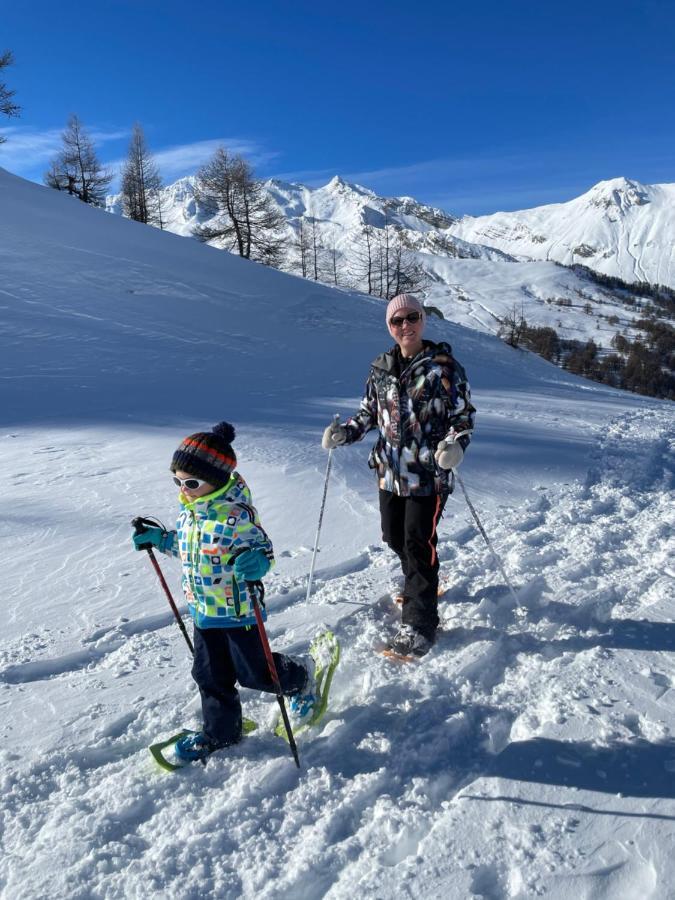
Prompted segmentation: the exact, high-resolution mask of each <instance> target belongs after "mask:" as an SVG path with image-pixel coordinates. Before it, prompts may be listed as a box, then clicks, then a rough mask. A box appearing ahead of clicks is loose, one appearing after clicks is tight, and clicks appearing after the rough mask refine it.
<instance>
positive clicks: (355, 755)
mask: <svg viewBox="0 0 675 900" xmlns="http://www.w3.org/2000/svg"><path fill="white" fill-rule="evenodd" d="M480 262H482V263H486V262H487V261H485V260H482V261H480ZM0 271H2V281H1V283H0V334H2V349H3V352H2V354H0V448H1V450H2V457H1V461H2V465H0V504H1V510H0V559H2V574H3V589H2V594H1V595H0V604H1V608H2V613H3V628H2V634H1V636H0V706H1V707H2V715H1V716H0V787H1V790H0V823H2V849H3V852H2V853H1V854H0V892H1V893H2V895H3V897H5V896H6V897H7V898H8V900H9V898H11V900H42V898H47V897H58V898H61V897H64V898H65V897H67V898H73V900H89V898H92V897H96V898H111V900H112V898H130V897H176V898H188V897H190V898H193V897H194V898H197V897H199V898H207V897H208V898H210V897H214V898H215V897H218V898H223V900H235V898H236V900H239V898H242V900H249V898H251V900H252V898H259V900H272V898H279V897H284V898H303V900H342V898H344V897H352V896H353V897H364V898H375V897H387V898H392V900H398V898H404V897H407V898H409V897H421V898H422V897H423V898H437V897H446V898H455V897H456V898H465V897H467V898H468V897H472V896H474V897H477V896H483V897H494V898H497V897H499V898H502V897H503V898H506V897H510V898H513V900H525V898H530V897H535V896H536V897H539V896H546V897H550V898H552V900H564V898H569V897H572V896H573V897H582V896H583V897H589V898H600V897H605V898H607V897H612V898H613V897H622V898H623V897H632V898H640V900H642V898H660V897H670V896H673V894H674V893H675V876H674V874H673V866H672V805H673V801H674V800H675V788H674V786H673V771H674V769H675V740H674V737H673V735H674V732H675V712H674V708H673V691H672V687H673V685H674V684H675V658H674V656H673V653H672V651H673V648H674V647H675V634H674V630H673V625H672V586H673V578H674V577H675V558H674V556H673V549H672V545H669V543H668V542H669V540H672V531H673V525H674V524H675V523H674V522H673V503H672V487H673V480H672V477H673V472H672V460H673V453H672V450H673V442H674V438H675V435H674V433H673V417H672V406H671V405H670V404H667V403H665V402H659V401H654V400H647V399H645V398H640V397H636V396H634V395H629V394H625V393H622V392H619V391H615V390H612V389H610V388H607V387H605V386H603V385H598V384H592V383H589V382H584V381H583V380H581V379H578V378H575V377H574V376H572V375H570V374H569V373H566V372H563V371H561V370H559V369H557V368H555V367H554V366H551V365H549V364H547V363H546V362H544V361H543V360H541V359H539V358H537V357H534V356H532V355H529V354H518V353H514V352H513V351H512V350H511V349H510V348H509V347H507V346H505V345H504V344H503V343H502V342H501V341H499V340H497V339H495V338H494V337H492V336H490V335H487V334H484V333H482V332H481V331H477V330H472V329H468V328H464V327H461V326H457V325H454V324H451V323H448V322H443V321H439V320H432V321H430V322H429V326H428V327H429V331H428V333H429V336H431V337H432V338H434V339H444V340H449V341H450V342H451V343H452V344H453V347H454V349H455V352H456V354H457V356H458V358H459V359H460V360H462V361H463V362H464V364H465V365H466V367H467V369H468V372H469V376H470V380H471V383H472V386H473V394H474V400H475V404H476V406H477V408H478V419H477V429H476V433H475V436H474V439H473V442H472V444H471V446H470V448H469V451H468V452H467V456H466V461H465V462H464V464H463V466H462V469H461V473H462V476H463V480H464V482H465V485H466V488H467V490H468V491H469V493H470V496H471V499H472V500H473V503H474V505H475V507H476V508H477V510H478V512H479V514H480V516H481V520H482V522H483V523H484V526H485V528H486V529H487V532H488V533H489V535H490V537H491V539H492V541H493V544H494V546H495V547H496V549H497V551H498V552H499V554H500V555H501V557H502V559H503V563H504V566H505V569H506V572H507V574H508V576H509V578H510V579H511V580H512V582H513V583H514V586H515V589H516V591H517V596H518V602H519V604H520V605H521V607H522V609H521V611H520V612H517V611H516V610H515V609H514V604H513V601H512V599H511V595H510V592H509V590H508V588H507V586H506V584H505V583H504V580H503V577H502V574H501V573H500V571H499V569H498V568H497V566H496V565H495V563H494V561H493V559H492V557H491V554H490V552H489V551H488V549H487V547H486V546H485V544H484V542H483V539H482V538H481V536H480V534H479V533H478V531H477V529H476V527H475V523H474V520H473V518H472V516H471V514H470V513H469V510H468V507H467V506H466V504H465V502H464V499H463V495H462V493H461V492H458V493H457V494H456V495H454V496H453V497H452V498H451V500H450V502H449V504H448V507H447V510H446V513H445V517H444V519H443V521H442V523H441V526H440V530H439V545H438V552H439V558H440V560H441V566H442V568H441V572H442V587H443V591H444V593H443V595H442V597H441V598H440V615H441V619H442V630H441V632H440V633H439V637H438V641H437V643H436V646H435V647H434V648H433V649H432V651H431V653H430V654H429V656H428V657H426V658H425V660H424V662H423V664H421V665H420V666H418V667H415V668H412V667H406V666H396V665H392V664H391V663H390V662H389V661H387V660H385V659H384V658H382V657H381V656H379V655H376V654H374V652H373V646H374V645H375V644H376V643H377V641H378V640H379V639H381V635H382V634H383V632H387V631H389V630H390V629H392V628H393V627H394V626H395V622H396V619H397V616H398V610H397V608H396V607H395V604H393V602H392V600H391V596H392V591H393V590H395V589H396V587H397V583H398V582H397V573H398V571H399V566H398V561H397V560H396V559H395V558H393V555H392V554H390V553H389V552H388V551H386V550H384V549H383V546H382V543H381V533H380V529H379V519H378V511H377V489H376V484H375V483H374V481H373V477H372V473H371V472H370V471H369V470H368V468H367V465H366V458H367V454H368V450H369V445H370V443H371V440H372V438H371V436H367V437H366V439H365V440H364V442H363V443H361V444H359V445H357V446H354V447H349V448H340V449H339V450H338V451H336V453H335V454H334V467H333V472H332V475H331V480H330V484H329V490H328V496H327V504H326V511H325V517H324V522H323V530H322V541H321V553H320V555H319V561H318V566H317V572H316V581H315V589H314V592H313V596H312V598H311V601H310V602H309V603H306V602H305V593H306V584H307V571H308V566H309V560H310V557H311V550H310V548H311V547H312V543H313V539H314V535H315V531H316V524H317V517H318V511H319V506H320V502H321V497H322V487H323V478H324V472H325V466H326V454H325V453H324V452H323V451H322V450H321V448H320V437H321V432H322V429H323V427H324V425H325V423H327V422H328V421H329V420H330V417H331V415H332V414H333V413H334V412H335V411H336V410H339V411H340V412H341V413H342V415H345V414H347V413H348V412H350V411H353V410H354V409H355V408H356V406H357V404H358V400H359V397H360V393H361V390H362V386H363V380H364V377H365V374H366V371H367V368H368V363H369V361H370V359H372V357H373V356H374V355H375V354H376V353H377V352H379V351H381V350H382V349H383V348H384V347H385V346H387V345H388V343H389V336H388V335H387V333H386V330H385V327H384V322H383V304H382V302H381V301H376V300H372V299H368V298H364V297H363V296H362V295H354V294H352V293H350V292H349V291H346V290H342V291H337V290H335V289H331V288H329V287H327V286H325V285H322V284H315V283H312V282H308V281H305V280H302V279H300V278H297V277H292V276H289V275H287V274H284V273H281V272H278V271H274V270H272V269H268V268H265V267H263V266H259V265H255V264H252V263H248V262H246V261H244V260H241V259H239V258H237V257H235V256H232V255H230V254H227V253H222V252H219V251H216V250H214V249H212V248H210V247H205V246H203V245H201V244H199V243H197V242H196V241H191V240H183V239H179V238H178V237H176V236H175V235H172V234H166V233H160V232H159V231H157V230H155V229H152V228H146V227H145V226H141V225H137V224H135V223H132V222H128V221H125V220H122V219H120V218H119V217H113V216H107V215H105V214H104V213H102V212H101V211H100V210H96V209H92V208H91V207H87V206H84V205H83V204H81V203H79V202H77V201H73V200H72V199H71V198H69V197H67V196H65V195H64V194H60V193H57V192H55V191H51V190H49V189H47V188H43V187H40V186H38V185H35V184H31V183H29V182H26V181H23V180H21V179H19V178H15V177H13V176H10V175H9V174H8V173H6V172H4V171H2V170H0ZM222 418H227V419H229V420H231V421H233V422H234V423H235V425H236V426H237V429H238V434H237V438H236V441H235V449H236V452H237V455H238V458H239V466H238V468H239V469H240V471H241V472H242V474H243V475H244V476H245V477H246V478H247V480H248V482H249V484H250V485H251V488H252V490H253V495H254V500H255V503H256V506H257V507H258V510H259V512H260V515H261V517H262V521H263V523H264V525H265V527H266V529H267V531H268V533H269V534H270V536H271V538H272V541H273V543H274V546H275V551H276V557H277V564H276V568H275V569H274V570H273V572H272V573H271V574H270V576H269V577H268V578H266V586H267V596H266V601H267V610H268V613H269V620H268V629H269V633H270V638H271V641H272V643H273V645H274V646H275V647H277V648H279V649H283V650H286V651H288V652H293V653H301V652H304V651H305V650H306V647H307V643H308V639H309V638H310V636H312V635H313V634H314V633H315V632H316V631H317V629H318V628H320V627H323V626H325V625H328V626H330V627H332V628H333V630H334V631H335V633H336V634H337V635H338V637H339V639H340V641H341V643H342V660H341V662H340V666H339V667H338V670H337V672H336V676H335V681H334V687H333V691H332V700H331V704H330V708H329V712H328V715H327V718H326V719H325V720H324V723H323V726H322V727H321V728H320V729H319V730H318V731H316V732H314V733H309V734H307V735H305V736H303V737H302V738H301V739H300V741H299V750H300V758H301V761H302V769H301V770H300V771H298V770H297V769H296V768H295V765H294V763H293V760H292V759H291V756H290V754H289V752H288V747H287V745H286V744H285V743H283V742H281V741H279V740H278V739H277V738H275V737H274V736H273V735H272V734H271V733H270V729H269V727H268V726H269V725H270V723H271V722H272V721H273V720H274V719H275V715H276V713H275V709H276V703H275V701H274V698H273V697H272V696H271V695H263V694H258V693H253V692H251V691H242V698H243V701H244V704H245V710H246V713H247V714H248V715H251V716H252V717H254V718H255V719H256V720H257V721H258V722H259V723H260V727H259V729H258V731H257V732H256V733H255V734H254V735H252V736H250V737H248V738H247V739H246V740H245V741H243V742H242V743H241V744H240V745H239V746H237V747H234V748H231V749H229V750H228V751H226V752H225V751H223V752H221V753H218V754H216V755H214V756H213V757H212V758H211V760H210V761H209V764H208V766H207V767H205V768H204V767H202V766H196V767H194V768H191V769H189V770H184V771H183V772H181V773H180V774H178V775H176V776H175V777H174V776H173V775H167V774H166V773H161V772H159V771H157V770H156V769H155V768H154V767H153V764H152V761H151V758H150V756H149V754H148V753H147V749H146V748H147V745H148V743H150V742H151V741H152V740H154V739H156V738H157V737H158V736H166V735H169V734H172V733H175V732H176V730H177V729H178V728H179V727H182V726H187V727H194V726H197V725H198V723H199V713H198V699H197V696H196V689H195V687H194V685H193V683H192V681H191V680H190V674H189V672H190V665H191V661H190V659H189V657H188V654H187V652H186V647H185V644H184V642H183V639H182V637H181V635H180V633H179V631H178V629H177V628H176V626H175V623H174V622H173V618H172V616H171V613H170V611H169V609H168V606H167V604H166V601H165V598H164V596H163V594H162V593H161V590H160V589H159V586H158V584H157V581H156V579H155V575H154V573H153V571H152V569H151V567H150V566H149V564H148V560H147V558H146V556H145V554H139V553H136V552H135V551H134V550H133V549H132V547H131V542H130V533H131V528H130V524H129V521H130V519H131V517H132V516H133V515H136V514H145V515H147V514H155V515H158V516H159V517H160V518H161V519H162V520H163V521H165V522H167V523H170V522H171V521H172V517H174V516H175V512H176V505H177V504H176V497H175V488H174V487H173V484H172V483H171V481H170V479H169V477H168V465H169V460H170V458H171V454H172V452H173V450H174V449H175V447H176V446H177V444H178V442H179V440H180V439H181V438H182V437H183V436H184V435H185V434H187V433H189V431H191V430H196V429H197V428H205V427H208V426H210V425H211V424H213V423H215V422H216V421H218V420H220V419H222ZM172 563H173V561H172V560H168V559H162V562H161V565H162V566H163V570H164V572H165V573H166V576H167V578H168V580H169V583H170V585H171V587H172V589H173V590H174V592H175V593H176V596H180V587H179V582H180V577H179V571H178V566H176V565H174V564H172Z"/></svg>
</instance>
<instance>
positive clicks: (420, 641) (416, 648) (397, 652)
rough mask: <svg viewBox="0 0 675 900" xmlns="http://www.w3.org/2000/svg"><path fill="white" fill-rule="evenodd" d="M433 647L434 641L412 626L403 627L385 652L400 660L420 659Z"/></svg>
mask: <svg viewBox="0 0 675 900" xmlns="http://www.w3.org/2000/svg"><path fill="white" fill-rule="evenodd" d="M432 645H433V641H430V640H429V638H427V637H425V635H423V634H422V632H421V631H418V630H417V629H416V628H414V627H413V626H412V625H401V627H400V628H399V630H398V631H397V632H396V634H395V635H394V637H393V638H392V640H391V642H390V643H389V646H388V647H387V649H386V650H385V651H384V652H385V654H386V655H391V656H395V657H398V658H399V659H419V658H420V657H422V656H425V655H426V654H427V653H428V652H429V650H431V647H432Z"/></svg>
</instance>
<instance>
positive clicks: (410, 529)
mask: <svg viewBox="0 0 675 900" xmlns="http://www.w3.org/2000/svg"><path fill="white" fill-rule="evenodd" d="M446 500H447V495H445V494H444V495H438V494H437V495H435V496H431V497H406V498H405V499H404V503H405V555H406V560H407V566H408V567H407V572H406V584H405V591H404V601H403V611H402V615H401V620H402V622H403V623H404V624H406V625H412V626H413V628H415V629H416V630H417V631H420V632H421V633H422V634H423V635H424V636H425V637H426V638H428V640H430V641H433V639H434V635H435V633H436V628H437V627H438V555H437V553H436V545H437V543H438V535H437V533H436V528H437V526H438V522H439V519H440V517H441V513H442V512H443V507H444V506H445V502H446Z"/></svg>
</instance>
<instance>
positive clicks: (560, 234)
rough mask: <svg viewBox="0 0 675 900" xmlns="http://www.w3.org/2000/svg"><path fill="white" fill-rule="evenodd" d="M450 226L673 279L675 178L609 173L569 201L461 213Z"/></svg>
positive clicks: (534, 251) (634, 276)
mask: <svg viewBox="0 0 675 900" xmlns="http://www.w3.org/2000/svg"><path fill="white" fill-rule="evenodd" d="M450 231H451V232H452V233H453V234H455V235H457V236H458V237H462V238H464V239H465V240H468V241H476V242H478V243H481V244H488V245H489V246H491V247H496V248H498V249H500V250H503V251H504V252H506V253H510V254H516V255H519V256H522V257H526V258H530V259H551V260H557V261H558V262H561V263H564V264H565V265H572V264H573V263H581V264H582V265H585V266H589V267H590V268H592V269H595V270H596V271H598V272H604V273H605V274H607V275H615V276H618V277H619V278H622V279H623V280H624V281H629V282H630V281H647V282H650V283H651V284H664V285H668V286H670V287H675V252H674V251H673V243H674V237H675V184H652V185H645V184H642V183H641V182H639V181H635V180H632V179H628V178H613V179H610V180H608V181H601V182H599V183H598V184H596V185H594V186H593V187H592V188H591V189H590V190H589V191H587V192H586V193H585V194H582V195H581V196H580V197H576V198H575V199H574V200H570V201H569V202H567V203H554V204H550V205H548V206H539V207H536V208H534V209H526V210H519V211H517V212H508V213H506V212H498V213H493V214H491V215H488V216H478V217H475V218H474V217H472V216H465V217H464V218H463V219H462V220H461V221H459V222H458V223H456V224H455V225H453V226H451V228H450Z"/></svg>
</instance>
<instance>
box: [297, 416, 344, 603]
mask: <svg viewBox="0 0 675 900" xmlns="http://www.w3.org/2000/svg"><path fill="white" fill-rule="evenodd" d="M333 424H334V425H339V424H340V416H339V414H338V413H335V415H334V416H333ZM333 449H334V448H333V447H331V449H330V450H329V451H328V464H327V465H326V477H325V479H324V483H323V498H322V500H321V509H320V510H319V526H318V528H317V529H316V540H315V541H314V552H313V553H312V564H311V566H310V567H309V579H308V581H307V595H306V596H305V603H308V602H309V595H310V594H311V593H312V579H313V578H314V566H315V564H316V554H317V553H318V552H319V535H320V534H321V523H322V522H323V511H324V509H325V508H326V494H327V493H328V479H329V478H330V468H331V465H332V463H333Z"/></svg>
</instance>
